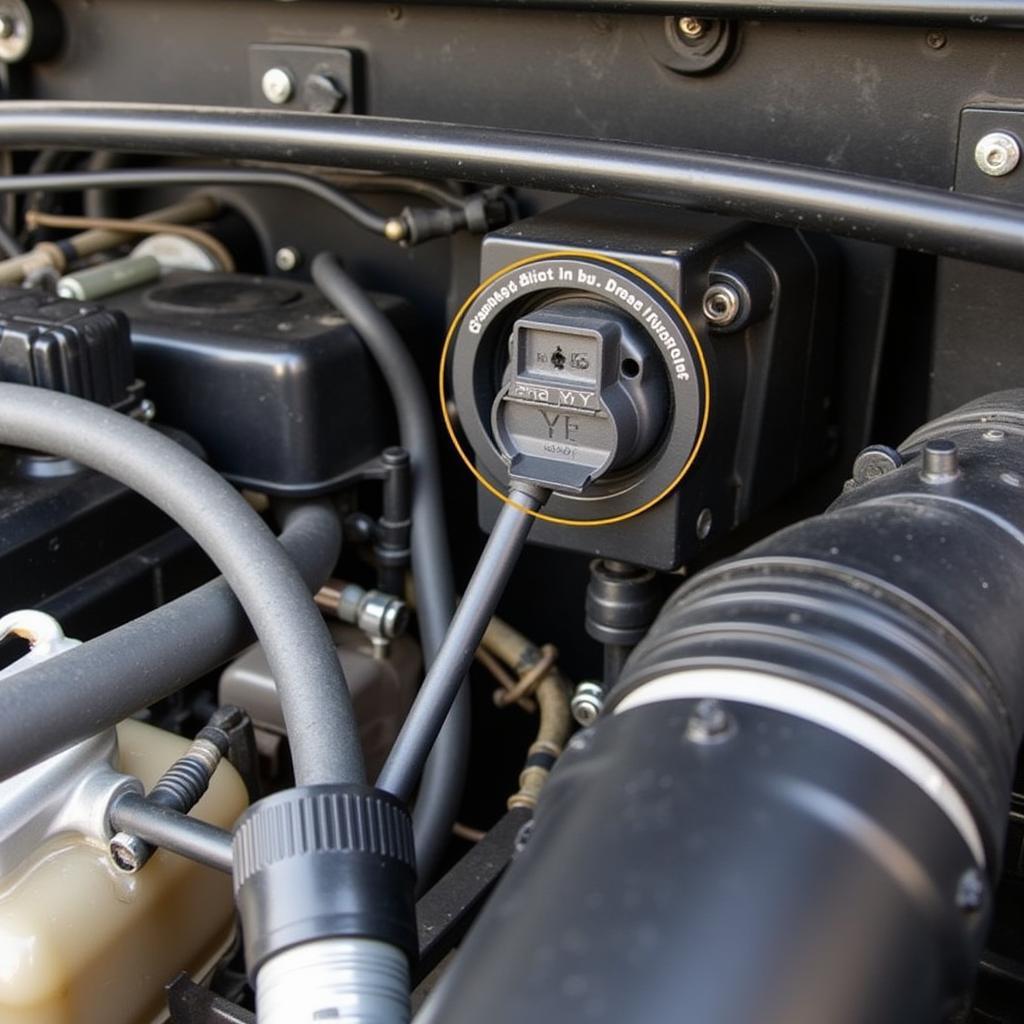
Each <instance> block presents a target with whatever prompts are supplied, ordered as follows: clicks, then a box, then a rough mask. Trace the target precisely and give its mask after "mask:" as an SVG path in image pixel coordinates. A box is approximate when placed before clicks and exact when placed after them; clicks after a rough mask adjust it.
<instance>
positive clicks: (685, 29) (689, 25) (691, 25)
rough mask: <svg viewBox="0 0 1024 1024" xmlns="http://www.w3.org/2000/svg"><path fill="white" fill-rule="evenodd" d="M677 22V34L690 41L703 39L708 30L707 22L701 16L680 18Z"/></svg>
mask: <svg viewBox="0 0 1024 1024" xmlns="http://www.w3.org/2000/svg"><path fill="white" fill-rule="evenodd" d="M677 24H678V26H679V34H680V35H681V36H682V37H683V38H684V39H688V40H690V41H691V42H696V41H697V40H698V39H703V38H704V35H705V33H706V32H707V30H708V23H707V22H706V21H704V19H703V18H680V19H679V21H678V23H677Z"/></svg>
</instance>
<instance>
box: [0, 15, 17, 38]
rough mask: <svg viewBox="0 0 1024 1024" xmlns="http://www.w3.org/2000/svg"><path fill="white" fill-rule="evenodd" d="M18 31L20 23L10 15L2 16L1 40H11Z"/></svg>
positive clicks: (0, 16)
mask: <svg viewBox="0 0 1024 1024" xmlns="http://www.w3.org/2000/svg"><path fill="white" fill-rule="evenodd" d="M17 31H18V23H17V22H16V21H15V20H14V19H13V18H12V17H11V16H10V15H9V14H0V39H10V38H11V36H13V35H14V33H15V32H17Z"/></svg>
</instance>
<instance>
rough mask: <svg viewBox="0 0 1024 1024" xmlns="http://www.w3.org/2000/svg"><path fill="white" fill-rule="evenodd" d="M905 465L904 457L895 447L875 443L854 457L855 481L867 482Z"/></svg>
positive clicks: (859, 482) (858, 482)
mask: <svg viewBox="0 0 1024 1024" xmlns="http://www.w3.org/2000/svg"><path fill="white" fill-rule="evenodd" d="M902 465H903V457H902V456H901V455H900V453H899V452H898V451H896V450H895V449H894V448H888V447H886V446H885V445H882V444H873V445H871V447H870V448H865V449H864V451H862V452H861V453H860V455H858V456H857V458H856V459H854V462H853V482H854V483H857V484H866V483H867V482H868V481H869V480H875V479H877V478H878V477H880V476H885V474H886V473H891V472H892V471H893V470H894V469H899V468H900V466H902Z"/></svg>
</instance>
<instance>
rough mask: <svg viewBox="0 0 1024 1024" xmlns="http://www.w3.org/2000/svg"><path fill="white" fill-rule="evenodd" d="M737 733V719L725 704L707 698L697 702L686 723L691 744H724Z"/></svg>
mask: <svg viewBox="0 0 1024 1024" xmlns="http://www.w3.org/2000/svg"><path fill="white" fill-rule="evenodd" d="M735 732H736V719H734V718H733V717H732V715H730V714H729V711H728V709H727V708H726V707H725V705H724V704H722V703H720V702H719V701H717V700H711V699H710V698H705V699H704V700H699V701H697V703H696V705H695V706H694V708H693V711H692V712H691V713H690V718H689V720H688V721H687V723H686V738H687V739H688V740H689V741H690V742H691V743H701V744H711V743H723V742H725V741H726V740H728V739H731V737H732V735H733V733H735Z"/></svg>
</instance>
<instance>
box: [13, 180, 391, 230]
mask: <svg viewBox="0 0 1024 1024" xmlns="http://www.w3.org/2000/svg"><path fill="white" fill-rule="evenodd" d="M171 185H193V186H195V187H196V188H202V187H204V186H210V185H258V186H261V187H263V186H270V187H273V188H290V189H296V190H298V191H299V192H306V193H307V194H308V195H311V196H314V197H315V198H316V199H320V200H322V201H323V202H325V203H327V204H328V205H329V206H333V207H334V208H335V209H336V210H339V211H340V212H341V213H343V214H344V215H345V216H346V217H349V218H350V219H351V220H353V221H355V223H356V224H358V225H359V226H360V227H362V228H366V230H367V231H372V232H373V233H374V234H375V235H384V234H385V229H386V228H387V226H388V224H389V223H390V222H391V221H392V220H393V219H394V218H392V217H385V216H383V215H382V214H379V213H377V212H376V210H371V209H370V207H368V206H366V205H365V204H364V203H360V202H359V201H358V200H356V199H352V198H351V197H350V196H348V195H346V194H345V193H344V192H341V191H339V190H338V189H336V188H334V187H333V186H332V185H329V184H327V183H326V182H323V181H320V180H319V179H317V178H311V177H309V176H308V175H305V174H295V173H294V172H292V171H272V170H264V169H262V168H259V167H227V168H225V167H167V168H164V167H145V168H114V169H112V170H109V171H68V172H66V173H63V174H19V175H13V176H11V177H6V178H0V194H2V193H12V192H37V191H38V192H77V191H78V190H79V189H95V188H117V189H120V188H160V187H162V186H171Z"/></svg>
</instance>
